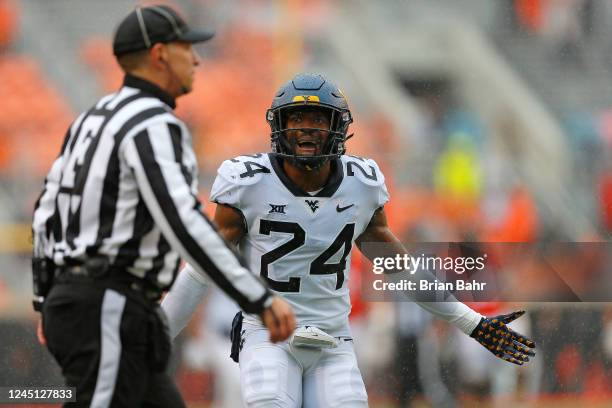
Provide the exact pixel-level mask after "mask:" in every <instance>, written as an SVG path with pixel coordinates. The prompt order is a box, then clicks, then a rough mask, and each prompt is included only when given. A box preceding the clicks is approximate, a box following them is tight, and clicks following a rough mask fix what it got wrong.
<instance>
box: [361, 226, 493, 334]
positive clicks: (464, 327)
mask: <svg viewBox="0 0 612 408" xmlns="http://www.w3.org/2000/svg"><path fill="white" fill-rule="evenodd" d="M368 237H369V238H370V239H372V240H373V241H374V242H376V245H375V246H372V248H370V247H369V246H368V245H367V244H364V242H363V241H360V244H359V248H360V250H361V252H362V253H363V254H364V255H365V256H366V257H367V258H368V259H370V261H373V259H374V258H376V257H380V256H382V257H390V258H394V257H395V256H396V255H398V254H399V255H400V256H401V257H403V256H404V255H410V254H409V253H408V250H407V249H406V248H405V247H404V245H403V244H402V243H401V242H400V240H399V239H397V237H396V236H395V235H394V234H393V233H392V232H391V231H390V230H389V229H388V228H378V229H373V231H372V234H371V235H369V236H368ZM381 243H382V244H383V245H380V244H381ZM394 276H397V277H398V278H400V277H401V279H409V280H411V279H412V280H415V281H417V280H419V281H420V280H427V281H429V282H435V281H436V277H435V276H434V275H433V274H432V273H431V272H429V271H427V270H419V271H417V272H416V273H415V274H404V273H402V274H390V275H389V277H390V278H391V279H393V277H394ZM418 286H419V285H418V283H417V287H418ZM404 293H405V294H406V296H407V297H408V298H409V299H410V300H412V301H414V302H415V303H416V304H418V305H419V306H421V307H422V308H423V309H425V310H427V311H428V312H430V313H432V314H434V315H435V316H437V317H439V318H440V319H442V320H445V321H447V322H449V323H452V324H453V325H455V326H456V327H457V328H459V329H460V330H461V331H462V332H464V333H465V334H468V335H469V334H470V333H472V331H473V330H474V328H475V327H476V326H477V325H478V323H479V322H480V319H481V318H482V315H481V314H480V313H477V312H475V311H474V310H472V309H471V308H470V307H468V306H467V305H465V304H463V303H461V302H459V301H458V300H457V299H456V298H455V297H454V296H453V295H452V294H451V293H450V292H447V291H445V292H444V293H443V294H440V293H438V292H431V293H421V292H419V293H418V295H417V294H415V293H414V292H411V291H407V292H404Z"/></svg>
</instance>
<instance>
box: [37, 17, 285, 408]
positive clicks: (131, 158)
mask: <svg viewBox="0 0 612 408" xmlns="http://www.w3.org/2000/svg"><path fill="white" fill-rule="evenodd" d="M212 36H213V33H211V32H206V31H201V30H195V29H192V28H190V27H188V26H187V24H186V23H185V21H184V20H183V19H182V18H181V17H180V16H179V15H178V14H177V13H176V12H175V11H174V10H173V9H171V8H170V7H167V6H152V7H146V8H137V9H136V10H134V11H133V12H131V13H130V14H129V15H128V16H127V17H125V18H124V20H123V21H122V22H121V23H120V24H119V26H118V28H117V30H116V33H115V36H114V40H113V52H114V54H115V56H116V58H117V61H118V63H119V65H120V66H121V68H122V70H123V71H124V72H125V74H126V75H125V80H124V83H123V86H122V87H121V89H119V90H118V91H117V92H116V93H114V94H112V95H108V96H105V97H103V98H102V99H100V100H99V101H98V102H97V103H96V104H95V105H94V106H93V107H92V108H91V109H89V110H88V111H86V112H84V113H82V114H81V115H80V116H79V117H78V118H77V119H76V120H75V121H74V123H72V125H71V126H70V128H69V129H68V131H67V132H66V136H65V139H64V143H63V146H62V148H61V152H60V154H59V156H58V158H57V159H56V161H55V162H54V163H53V166H52V167H51V170H50V172H49V174H48V176H47V178H46V180H45V185H44V189H43V191H42V193H41V195H40V198H39V199H38V201H37V203H36V207H35V210H34V220H33V225H32V230H33V238H34V257H33V265H32V266H33V277H34V294H35V301H34V305H35V309H36V310H38V311H41V312H42V331H40V330H39V337H40V340H41V342H45V341H46V344H47V347H48V348H49V350H50V352H51V353H52V354H53V356H54V357H55V359H56V360H57V362H58V363H59V365H60V366H61V367H62V371H63V374H64V376H65V378H66V383H67V385H68V386H72V387H76V397H77V402H76V403H75V404H67V406H79V407H81V406H83V407H85V406H91V407H109V406H111V407H130V408H133V407H140V406H147V407H173V408H175V407H183V406H185V404H184V402H183V400H182V398H181V396H180V394H179V393H178V390H177V388H176V386H175V385H174V384H173V382H172V380H171V379H170V377H169V376H168V375H167V374H165V368H166V365H167V362H168V358H169V355H170V339H169V337H168V328H167V323H166V320H165V316H164V314H163V312H162V311H161V309H160V307H159V304H158V301H159V299H160V297H161V294H162V292H163V291H165V290H167V289H169V288H170V286H171V285H172V283H173V282H174V279H175V277H176V275H177V271H178V268H179V263H180V261H181V258H182V259H184V260H186V261H187V262H189V263H190V264H191V266H192V267H193V268H194V269H195V270H196V271H197V272H199V274H201V275H202V279H204V277H203V276H204V273H206V274H207V275H208V276H209V277H210V278H212V280H213V281H214V282H215V283H216V284H217V285H218V286H219V287H220V288H221V289H223V290H224V291H225V292H226V293H227V294H228V295H229V296H231V297H232V298H233V299H234V300H235V301H236V302H237V303H238V304H239V305H240V307H242V308H243V309H244V310H245V311H247V312H250V313H259V314H260V315H261V317H262V320H263V321H264V324H266V326H267V327H268V328H269V329H270V332H271V338H272V340H273V341H280V340H284V339H286V338H287V337H288V336H289V335H290V334H291V332H292V331H293V328H294V326H295V321H294V317H293V313H292V311H291V309H290V307H289V306H288V304H287V303H285V302H284V301H283V300H281V299H280V298H276V297H272V296H271V294H270V292H269V291H268V289H267V288H266V287H265V286H264V284H262V282H261V281H260V280H259V279H258V278H256V277H255V276H254V275H253V274H251V273H250V272H249V271H248V270H247V269H245V267H244V266H243V265H242V264H241V262H240V261H239V259H237V258H236V256H235V255H234V252H232V250H231V249H230V248H229V247H228V246H227V245H226V243H225V241H224V240H223V239H222V238H220V236H219V235H218V234H217V232H216V230H215V228H214V226H213V225H211V223H210V222H209V220H208V219H207V218H206V217H205V216H204V215H203V214H202V212H201V211H200V210H201V204H200V202H199V201H198V199H197V187H198V183H197V168H198V165H197V162H196V157H195V154H194V152H193V149H192V146H191V136H190V135H189V131H188V130H187V128H186V127H185V124H184V123H183V122H182V121H181V120H179V119H178V118H177V117H176V116H175V115H174V113H173V109H174V107H175V98H177V97H179V96H181V95H184V94H186V93H188V92H190V91H191V88H192V82H193V75H194V69H195V67H196V66H197V65H198V56H197V55H196V53H195V51H194V50H193V49H192V44H193V43H197V42H203V41H206V40H209V39H210V38H212Z"/></svg>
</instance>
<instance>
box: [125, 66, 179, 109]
mask: <svg viewBox="0 0 612 408" xmlns="http://www.w3.org/2000/svg"><path fill="white" fill-rule="evenodd" d="M123 86H129V87H130V88H136V89H140V90H141V91H142V92H146V93H148V94H150V95H153V96H154V97H156V98H157V99H159V100H161V101H162V102H163V103H165V104H166V105H168V106H170V107H171V108H172V109H174V108H176V101H175V100H174V98H173V97H172V96H171V95H170V94H169V93H168V92H166V91H164V90H163V89H161V88H160V87H158V86H157V85H155V84H154V83H152V82H149V81H147V80H146V79H142V78H139V77H136V76H134V75H130V74H127V75H126V76H125V79H124V80H123Z"/></svg>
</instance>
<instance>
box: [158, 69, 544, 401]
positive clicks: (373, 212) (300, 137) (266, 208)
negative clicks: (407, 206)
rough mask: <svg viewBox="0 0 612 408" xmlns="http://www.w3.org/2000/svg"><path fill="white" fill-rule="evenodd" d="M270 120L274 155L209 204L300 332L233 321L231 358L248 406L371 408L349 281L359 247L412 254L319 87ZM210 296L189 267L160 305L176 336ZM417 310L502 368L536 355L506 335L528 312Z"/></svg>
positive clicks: (304, 79)
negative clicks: (280, 338)
mask: <svg viewBox="0 0 612 408" xmlns="http://www.w3.org/2000/svg"><path fill="white" fill-rule="evenodd" d="M266 119H267V121H268V123H269V125H270V127H271V130H272V132H271V139H272V152H271V153H268V154H255V155H246V156H239V157H236V158H233V159H231V160H227V161H225V162H223V164H222V165H221V167H220V168H219V170H218V175H217V178H216V180H215V182H214V185H213V187H212V192H211V200H212V201H214V202H216V203H217V208H216V213H215V217H214V219H215V222H216V224H217V225H218V228H219V231H220V233H221V234H222V235H223V236H224V237H225V238H226V239H227V240H229V241H231V242H233V243H235V244H236V245H238V248H239V249H240V251H241V253H242V255H243V256H244V257H245V258H246V261H247V263H248V264H249V266H250V268H251V270H253V271H259V274H260V276H261V278H262V279H264V280H265V281H266V282H267V283H268V285H269V287H270V288H271V289H272V290H274V291H275V292H276V293H278V294H279V295H281V296H283V297H284V298H285V299H286V300H287V301H288V302H289V303H290V304H291V306H292V307H293V309H294V311H295V314H296V319H297V322H298V328H297V329H296V331H295V333H294V335H293V337H292V339H291V340H290V341H286V342H282V343H277V344H274V343H271V342H270V341H269V339H268V333H267V330H266V328H265V327H264V326H263V325H262V323H261V321H260V320H259V318H258V317H257V316H255V315H245V316H244V320H243V321H241V320H242V314H239V315H237V317H236V318H235V319H234V327H233V347H232V355H233V358H234V359H236V360H239V364H240V372H241V387H242V394H243V400H244V402H245V404H246V405H247V406H248V407H302V406H303V407H335V406H338V407H365V406H367V394H366V390H365V386H364V383H363V380H362V377H361V373H360V371H359V368H358V367H357V361H356V358H355V353H354V351H353V344H352V338H351V331H350V328H349V324H348V316H349V313H350V310H351V305H350V301H349V292H348V285H347V280H348V279H349V276H350V270H349V265H350V256H351V249H352V247H353V244H355V245H356V246H357V247H358V248H360V249H361V250H362V252H364V245H363V244H364V243H369V242H377V243H386V244H388V246H389V247H390V248H392V249H393V252H395V253H398V254H404V253H406V250H405V248H404V247H403V246H402V244H401V243H400V241H399V240H398V239H397V238H396V237H395V236H394V235H393V233H392V232H391V230H390V229H389V226H388V225H387V220H386V217H385V210H384V205H385V203H386V202H387V200H388V199H389V195H388V193H387V188H386V187H385V179H384V176H383V174H382V173H381V171H380V169H379V167H378V165H377V164H376V162H375V161H374V160H371V159H366V158H362V157H355V156H349V155H346V154H345V151H346V148H345V142H346V140H347V132H348V127H349V125H350V124H351V122H352V121H353V119H352V117H351V112H350V110H349V107H348V104H347V101H346V98H345V96H344V95H343V93H342V92H341V91H340V89H339V88H338V87H337V86H336V85H334V84H333V83H331V82H330V81H328V80H327V79H326V78H324V77H323V76H321V75H316V74H299V75H297V76H295V77H294V78H293V79H292V80H290V81H289V82H287V83H286V84H285V85H283V86H282V87H281V88H280V90H279V91H278V92H277V93H276V96H275V97H274V100H273V101H272V106H271V108H270V109H269V110H268V111H267V116H266ZM364 255H365V256H366V257H370V258H371V257H372V254H369V253H368V251H365V253H364ZM204 286H205V283H204V282H202V281H201V275H199V274H197V273H193V272H192V271H191V269H190V268H189V267H187V268H186V269H185V270H184V271H183V272H182V273H181V274H180V275H179V278H178V279H177V282H176V283H175V285H174V287H173V289H172V291H171V292H170V293H169V295H168V296H167V298H166V299H165V300H164V304H163V306H164V308H165V309H166V312H167V314H168V317H169V320H170V328H171V331H172V335H176V334H177V333H178V331H180V329H182V327H183V326H184V325H185V323H186V322H187V319H188V317H189V316H190V314H191V311H192V309H193V308H195V305H197V303H198V301H199V299H200V296H201V293H202V292H203V290H204ZM419 304H420V305H421V306H422V307H423V308H425V309H426V310H428V311H430V312H432V313H434V314H435V315H437V316H439V317H441V318H442V319H444V320H446V321H448V322H451V323H453V324H454V325H456V326H457V327H458V328H459V329H460V330H462V331H463V332H464V333H466V334H467V335H471V336H472V337H475V338H476V339H477V340H478V341H479V342H481V344H483V345H485V347H487V348H488V349H489V350H490V351H492V352H493V353H494V354H496V355H497V356H498V357H500V358H503V359H504V360H507V361H509V362H512V363H515V364H519V365H520V364H523V363H524V362H525V361H528V360H529V356H532V355H534V354H533V352H532V351H531V348H533V347H535V344H534V343H533V342H532V341H531V340H529V339H527V338H525V337H524V336H521V335H519V334H518V333H515V332H513V331H512V330H510V329H509V328H508V327H507V326H506V324H507V323H509V322H510V321H512V320H514V319H515V318H517V317H519V316H520V315H521V314H522V313H523V312H516V313H514V314H510V315H506V316H499V317H497V318H493V319H488V318H485V317H483V316H482V315H480V314H479V313H476V312H475V311H473V310H472V309H470V308H469V307H467V306H466V305H464V304H463V303H460V302H439V303H422V302H420V303H419Z"/></svg>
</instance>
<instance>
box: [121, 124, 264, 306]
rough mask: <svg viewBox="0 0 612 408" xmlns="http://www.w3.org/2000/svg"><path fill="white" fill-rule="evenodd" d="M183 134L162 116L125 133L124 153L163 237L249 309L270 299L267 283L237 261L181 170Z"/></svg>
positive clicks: (195, 266)
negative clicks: (203, 210) (207, 216)
mask: <svg viewBox="0 0 612 408" xmlns="http://www.w3.org/2000/svg"><path fill="white" fill-rule="evenodd" d="M182 138H183V135H182V134H181V131H180V129H179V127H177V126H172V127H170V126H169V124H168V123H167V122H165V121H160V120H157V121H155V122H152V123H151V124H150V125H149V126H147V127H146V128H145V129H144V130H142V131H140V132H138V133H136V134H134V135H133V136H132V137H129V138H126V139H125V140H124V144H123V146H122V149H123V155H124V158H125V160H126V162H127V163H128V165H129V166H130V167H131V168H132V169H133V171H134V174H135V176H136V180H137V183H138V186H139V188H140V192H141V194H142V197H143V199H144V201H145V203H146V205H147V208H148V209H149V212H150V213H151V215H152V216H153V219H154V220H155V222H156V224H157V225H158V226H159V228H160V229H161V231H162V233H163V234H164V237H165V238H166V239H167V240H168V242H169V243H170V245H172V247H173V248H174V249H175V250H176V251H178V252H179V254H180V255H181V256H182V257H183V258H184V259H185V260H186V261H187V262H189V263H190V264H191V265H192V266H193V267H194V269H195V270H196V271H197V272H199V273H200V274H202V275H204V273H206V274H207V275H208V276H210V277H211V278H212V279H213V281H214V282H215V283H216V284H217V285H218V286H219V287H220V288H221V289H223V291H225V292H226V293H227V294H228V295H229V296H231V297H232V298H233V299H234V300H235V301H236V302H237V303H238V304H239V305H240V307H241V308H242V309H243V310H245V311H246V312H248V313H261V312H262V311H263V309H264V307H267V306H269V305H270V303H271V296H270V295H271V294H270V292H269V290H268V289H267V288H266V286H265V285H264V284H263V283H262V282H261V281H260V280H259V278H257V277H256V276H255V275H254V274H252V273H251V272H250V271H249V270H247V269H246V268H245V267H244V266H243V265H241V263H240V261H239V259H238V258H237V257H236V255H235V254H234V252H233V251H232V250H231V249H230V247H229V246H228V245H227V243H226V242H225V240H224V239H223V238H222V237H220V236H219V234H218V233H217V231H216V230H215V228H214V227H213V226H212V224H211V223H210V221H209V220H208V218H206V216H205V215H204V214H203V213H202V212H201V211H200V207H201V204H200V202H199V201H198V199H197V197H196V196H195V195H193V193H192V191H191V186H190V185H189V184H188V182H187V180H186V178H185V176H184V175H183V173H182V171H181V154H182V153H183V152H181V151H180V150H181V147H180V146H182Z"/></svg>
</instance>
